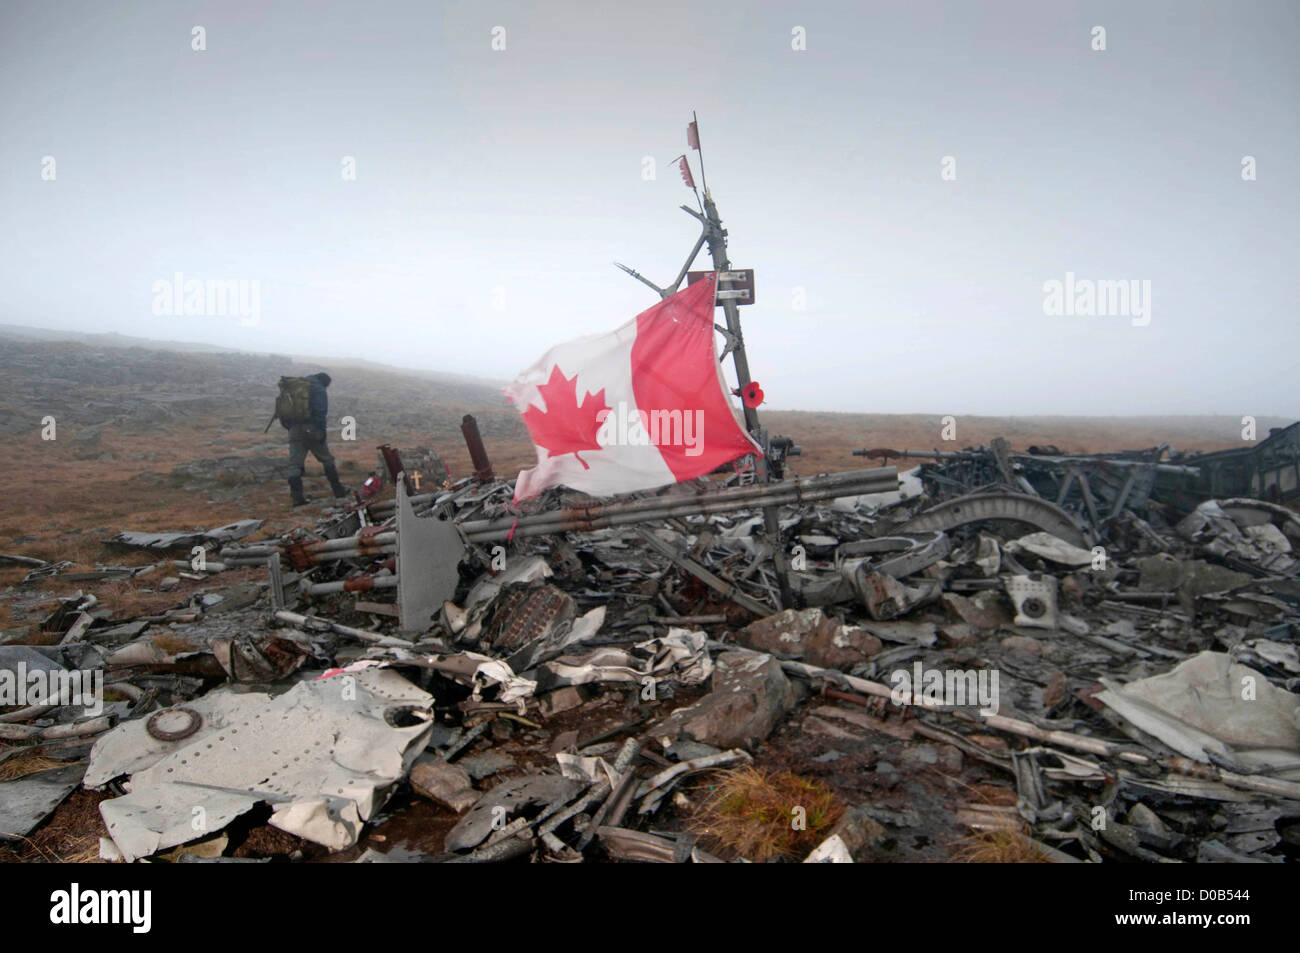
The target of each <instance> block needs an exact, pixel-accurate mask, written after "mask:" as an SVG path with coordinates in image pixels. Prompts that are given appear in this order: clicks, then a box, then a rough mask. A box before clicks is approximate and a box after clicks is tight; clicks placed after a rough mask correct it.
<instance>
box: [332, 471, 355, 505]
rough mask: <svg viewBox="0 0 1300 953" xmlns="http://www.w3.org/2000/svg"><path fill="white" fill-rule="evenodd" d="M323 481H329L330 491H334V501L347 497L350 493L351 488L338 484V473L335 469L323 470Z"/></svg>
mask: <svg viewBox="0 0 1300 953" xmlns="http://www.w3.org/2000/svg"><path fill="white" fill-rule="evenodd" d="M325 479H327V480H329V481H330V489H331V490H333V491H334V498H335V499H339V498H341V497H344V496H347V495H348V494H350V493H351V492H352V488H351V487H346V486H344V485H343V484H342V483H340V482H339V471H338V469H337V468H335V467H326V468H325Z"/></svg>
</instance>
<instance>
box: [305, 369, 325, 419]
mask: <svg viewBox="0 0 1300 953" xmlns="http://www.w3.org/2000/svg"><path fill="white" fill-rule="evenodd" d="M307 380H309V381H311V397H310V400H309V403H308V406H309V407H310V409H311V417H310V423H311V426H312V429H314V430H319V431H321V432H322V433H324V432H325V431H326V430H327V429H328V427H327V424H328V422H329V407H330V399H329V395H328V394H326V393H325V388H327V387H329V386H330V376H329V375H328V374H308V375H307Z"/></svg>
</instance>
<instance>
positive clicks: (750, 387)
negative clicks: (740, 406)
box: [740, 381, 763, 407]
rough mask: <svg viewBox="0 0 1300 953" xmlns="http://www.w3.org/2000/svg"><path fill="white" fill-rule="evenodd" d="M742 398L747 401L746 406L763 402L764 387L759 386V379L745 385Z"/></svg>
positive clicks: (754, 405) (753, 405) (755, 405)
mask: <svg viewBox="0 0 1300 953" xmlns="http://www.w3.org/2000/svg"><path fill="white" fill-rule="evenodd" d="M740 399H741V400H743V401H744V402H745V406H746V407H757V406H758V405H759V404H761V403H762V402H763V388H761V387H759V386H758V381H750V382H749V383H748V384H746V385H745V388H744V391H743V392H742V393H741V395H740Z"/></svg>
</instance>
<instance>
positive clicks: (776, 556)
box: [695, 121, 794, 608]
mask: <svg viewBox="0 0 1300 953" xmlns="http://www.w3.org/2000/svg"><path fill="white" fill-rule="evenodd" d="M695 129H696V135H697V136H698V135H699V124H698V121H697V123H696V126H695ZM700 174H701V177H702V176H703V174H704V173H703V168H701V170H700ZM704 215H705V218H706V219H707V222H708V224H707V228H708V243H709V254H710V255H711V256H712V258H713V268H714V270H715V271H717V272H723V271H729V270H730V269H731V262H730V260H728V258H727V233H726V230H725V229H723V227H722V218H721V216H720V215H719V214H718V206H717V205H716V204H715V203H714V201H713V196H712V195H711V194H710V193H709V190H708V188H707V187H706V188H705V190H704ZM722 313H723V314H724V315H725V316H726V320H727V331H728V332H729V333H730V334H731V335H732V337H733V338H735V341H736V348H735V350H734V351H732V352H731V357H732V360H733V361H734V362H735V368H736V384H737V386H738V387H739V388H740V392H741V394H744V393H745V388H747V387H748V386H749V384H750V377H749V358H748V357H746V356H745V338H744V335H743V334H742V333H741V330H740V309H739V308H738V307H737V305H736V302H735V300H734V299H731V298H725V299H723V301H722ZM741 406H742V407H743V408H744V411H745V428H746V429H747V430H748V431H749V434H750V436H752V437H753V438H754V439H755V440H757V441H759V442H760V443H761V436H760V429H759V426H758V408H756V407H750V406H749V405H748V404H747V403H745V401H744V398H743V397H742V398H741ZM765 449H766V448H765ZM759 466H760V467H761V468H762V469H761V471H760V472H761V473H762V474H763V477H764V479H765V480H771V479H772V474H771V471H770V470H768V468H767V459H766V457H763V458H762V459H761V460H760V463H759ZM763 529H764V531H765V532H766V534H767V538H768V541H769V542H770V543H771V544H772V561H773V562H774V563H775V564H776V579H777V584H778V585H779V586H780V587H781V607H782V608H785V607H787V606H791V605H793V604H794V591H793V590H792V589H791V587H790V576H789V570H788V567H787V566H786V561H785V549H784V547H783V545H782V542H781V524H780V519H779V513H778V511H777V508H776V507H774V506H768V507H764V508H763Z"/></svg>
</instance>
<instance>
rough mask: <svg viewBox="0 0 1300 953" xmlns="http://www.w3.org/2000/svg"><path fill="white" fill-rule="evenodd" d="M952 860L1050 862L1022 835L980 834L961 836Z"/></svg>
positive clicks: (1004, 862)
mask: <svg viewBox="0 0 1300 953" xmlns="http://www.w3.org/2000/svg"><path fill="white" fill-rule="evenodd" d="M952 859H953V860H954V861H956V862H957V863H959V864H1050V863H1051V862H1052V861H1051V860H1050V859H1049V858H1048V857H1047V855H1045V854H1044V853H1043V852H1042V851H1040V850H1039V849H1038V848H1037V847H1035V846H1034V844H1033V842H1032V841H1031V840H1030V839H1029V838H1028V837H1026V836H1024V835H1023V834H1018V833H1017V832H1015V831H983V832H980V833H976V834H970V835H969V836H967V837H963V838H962V839H961V840H960V841H959V842H958V846H957V849H956V850H955V851H954V852H953V855H952Z"/></svg>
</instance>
